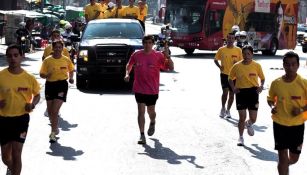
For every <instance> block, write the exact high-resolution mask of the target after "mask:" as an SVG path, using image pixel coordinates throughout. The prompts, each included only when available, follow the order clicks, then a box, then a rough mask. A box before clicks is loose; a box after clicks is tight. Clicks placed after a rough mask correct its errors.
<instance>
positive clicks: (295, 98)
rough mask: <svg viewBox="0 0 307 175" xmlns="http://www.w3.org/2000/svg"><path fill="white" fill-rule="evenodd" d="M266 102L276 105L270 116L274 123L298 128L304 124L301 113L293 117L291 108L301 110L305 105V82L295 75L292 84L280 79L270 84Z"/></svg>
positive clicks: (306, 85)
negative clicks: (275, 111) (273, 112)
mask: <svg viewBox="0 0 307 175" xmlns="http://www.w3.org/2000/svg"><path fill="white" fill-rule="evenodd" d="M267 99H268V101H273V102H275V103H276V110H277V113H276V114H272V119H273V121H274V122H276V123H278V124H280V125H283V126H298V125H301V124H303V123H304V121H305V120H306V118H305V119H304V115H305V116H306V115H307V113H306V112H303V113H301V114H299V115H297V116H293V115H292V114H291V111H292V109H293V107H298V108H302V107H303V106H305V105H306V104H307V80H306V79H304V78H302V77H301V76H299V75H297V77H296V78H295V80H293V81H292V82H285V81H284V80H283V79H282V77H280V78H277V79H276V80H274V81H273V82H272V84H271V87H270V90H269V95H268V97H267Z"/></svg>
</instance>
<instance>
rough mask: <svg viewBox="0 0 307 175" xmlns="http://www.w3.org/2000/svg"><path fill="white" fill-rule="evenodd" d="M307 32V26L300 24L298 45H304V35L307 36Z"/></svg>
mask: <svg viewBox="0 0 307 175" xmlns="http://www.w3.org/2000/svg"><path fill="white" fill-rule="evenodd" d="M306 32H307V26H306V25H305V24H298V25H297V34H296V37H297V42H298V43H300V44H301V43H302V41H303V38H304V35H305V34H306Z"/></svg>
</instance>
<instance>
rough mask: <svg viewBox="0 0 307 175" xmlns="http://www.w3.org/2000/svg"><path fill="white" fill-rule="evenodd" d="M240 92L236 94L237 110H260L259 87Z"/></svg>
mask: <svg viewBox="0 0 307 175" xmlns="http://www.w3.org/2000/svg"><path fill="white" fill-rule="evenodd" d="M239 90H240V92H239V93H237V94H236V106H237V110H246V109H248V110H255V111H257V110H258V107H259V94H258V93H257V87H252V88H244V89H239Z"/></svg>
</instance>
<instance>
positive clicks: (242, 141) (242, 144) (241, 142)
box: [237, 137, 244, 146]
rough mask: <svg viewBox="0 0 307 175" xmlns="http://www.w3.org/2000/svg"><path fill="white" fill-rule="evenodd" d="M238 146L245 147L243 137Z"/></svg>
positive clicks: (240, 138)
mask: <svg viewBox="0 0 307 175" xmlns="http://www.w3.org/2000/svg"><path fill="white" fill-rule="evenodd" d="M237 145H238V146H244V139H243V137H239V139H238V144H237Z"/></svg>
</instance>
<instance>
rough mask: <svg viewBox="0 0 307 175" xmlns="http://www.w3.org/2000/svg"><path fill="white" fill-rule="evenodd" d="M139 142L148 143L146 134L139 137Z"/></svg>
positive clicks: (141, 143)
mask: <svg viewBox="0 0 307 175" xmlns="http://www.w3.org/2000/svg"><path fill="white" fill-rule="evenodd" d="M138 144H140V145H144V144H146V138H145V135H144V134H142V135H141V136H140V139H139V141H138Z"/></svg>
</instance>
